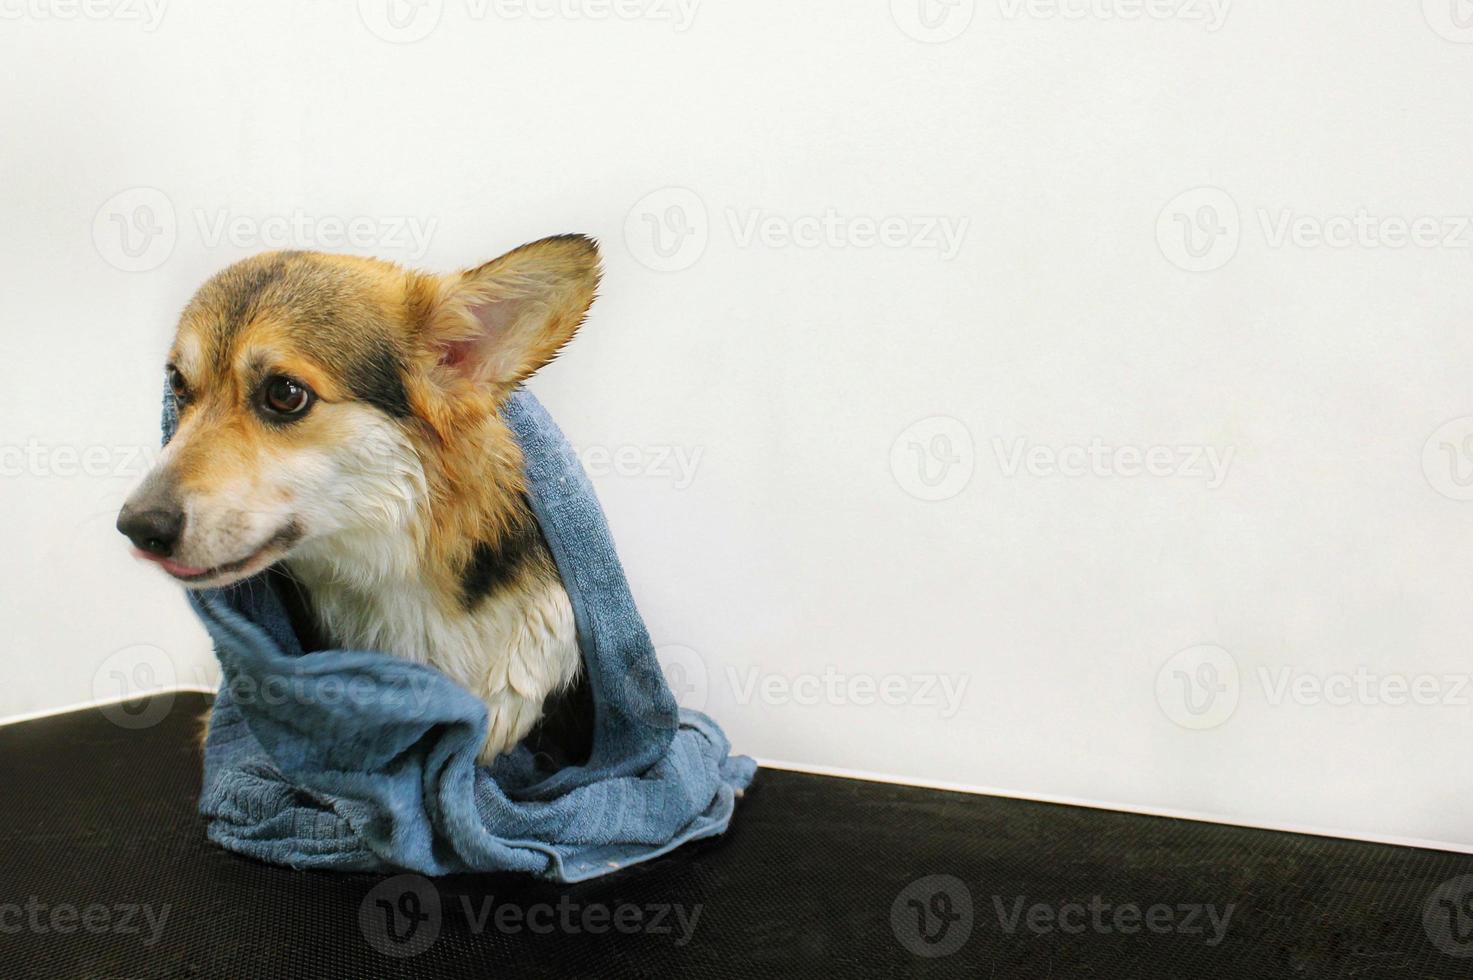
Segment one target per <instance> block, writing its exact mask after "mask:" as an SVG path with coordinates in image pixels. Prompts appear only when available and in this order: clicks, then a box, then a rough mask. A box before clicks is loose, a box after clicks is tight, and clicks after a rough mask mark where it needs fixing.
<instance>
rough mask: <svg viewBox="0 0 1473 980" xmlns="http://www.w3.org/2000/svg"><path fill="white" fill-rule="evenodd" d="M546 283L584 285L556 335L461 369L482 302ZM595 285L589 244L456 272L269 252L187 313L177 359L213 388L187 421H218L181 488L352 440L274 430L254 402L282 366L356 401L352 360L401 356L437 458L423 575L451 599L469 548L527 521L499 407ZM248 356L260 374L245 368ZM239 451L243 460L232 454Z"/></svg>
mask: <svg viewBox="0 0 1473 980" xmlns="http://www.w3.org/2000/svg"><path fill="white" fill-rule="evenodd" d="M549 277H553V278H560V279H565V280H566V281H567V282H569V283H570V284H571V285H570V286H569V287H568V288H567V289H566V290H564V291H563V294H561V295H558V296H556V297H555V298H554V300H553V301H552V302H551V303H547V304H541V306H543V307H545V309H543V310H542V311H541V312H542V313H545V328H544V329H541V330H539V333H540V334H541V337H539V338H538V342H537V343H535V344H533V345H531V348H530V350H529V351H528V353H527V356H525V357H523V358H521V359H519V360H518V361H517V362H515V363H513V364H508V365H495V366H493V367H492V368H491V369H478V370H476V371H474V372H471V373H467V372H466V371H464V370H461V369H460V365H458V364H456V363H455V353H456V351H457V350H459V348H460V345H466V344H472V343H474V338H476V337H477V335H478V334H480V333H481V332H482V325H481V324H479V323H478V322H477V318H476V313H475V310H476V306H477V304H478V303H484V302H485V301H487V300H510V301H513V302H515V301H516V300H518V299H519V298H520V297H522V296H524V295H527V294H529V293H531V292H533V291H534V288H535V287H538V286H540V285H541V283H542V281H544V280H545V279H547V278H549ZM598 277H599V273H598V258H597V252H596V247H595V246H594V245H593V243H592V242H590V241H589V240H588V239H586V238H582V237H579V236H565V237H560V238H552V239H544V240H543V241H540V242H534V243H532V244H530V245H525V246H523V247H521V248H519V249H517V250H515V251H513V252H510V253H508V254H507V255H504V256H502V257H501V258H499V259H496V260H494V261H492V262H489V263H486V264H485V265H482V266H480V267H477V268H475V269H470V270H467V271H465V272H462V273H458V274H452V275H448V276H434V275H427V274H424V273H420V272H415V271H412V270H407V269H404V268H402V267H400V266H397V265H394V264H392V263H389V262H384V261H380V260H376V259H367V258H357V257H353V256H343V255H325V254H320V253H311V252H272V253H267V254H263V255H259V256H255V257H253V258H249V259H246V260H244V261H242V262H240V263H237V264H236V265H233V266H231V267H229V268H228V269H226V270H225V271H223V272H222V273H220V274H219V275H217V276H215V277H214V278H213V279H211V280H210V281H209V282H207V283H206V284H205V285H204V286H203V287H202V288H201V289H200V290H199V292H198V294H197V295H196V296H195V297H194V299H193V300H192V301H191V302H190V303H189V305H188V307H187V308H186V309H185V311H184V313H183V315H182V317H181V320H180V325H179V331H178V336H177V339H176V341H175V344H174V348H173V351H172V352H171V354H170V359H171V362H172V363H174V364H176V365H177V366H178V367H179V369H180V370H181V371H182V372H183V373H184V375H185V377H186V379H187V380H188V381H189V384H190V386H191V388H194V389H196V390H198V391H200V392H201V393H202V399H201V403H200V404H199V405H191V406H189V407H188V408H186V410H185V412H186V414H187V413H189V412H199V413H203V414H206V415H207V419H205V420H204V421H202V422H201V423H199V424H202V425H205V426H207V427H208V429H209V431H208V432H207V433H205V432H202V433H200V434H199V435H198V436H197V437H196V438H194V439H192V440H191V441H190V443H189V444H188V446H187V447H184V448H183V451H182V452H181V453H180V455H179V456H178V458H177V461H176V464H175V465H176V467H177V471H178V472H177V479H178V481H179V483H180V485H181V487H182V488H183V489H184V490H185V491H186V492H188V491H191V490H203V489H209V488H211V487H218V486H222V485H226V484H228V483H231V482H232V481H249V480H250V479H251V477H252V475H253V469H254V467H256V466H257V465H259V464H258V462H257V461H259V460H261V459H263V458H269V457H270V455H271V452H272V449H273V447H274V446H276V445H283V446H289V445H292V444H300V443H301V442H302V441H304V440H306V441H320V442H331V441H333V440H334V439H338V438H342V437H343V435H342V433H340V432H336V431H334V430H333V429H332V428H331V427H330V426H328V425H323V424H320V420H314V419H308V420H306V421H305V422H304V423H303V424H301V425H297V426H290V427H285V428H281V429H271V428H267V427H264V426H262V425H261V424H260V423H259V421H258V420H257V419H255V418H254V417H252V416H251V414H250V413H249V411H247V410H245V408H244V404H245V401H246V397H247V394H248V391H249V388H250V385H251V383H252V382H253V381H254V380H256V375H258V374H260V373H262V372H264V371H266V370H270V371H273V372H280V373H283V374H288V375H291V376H294V377H298V378H300V379H301V380H302V381H305V382H306V383H307V384H308V385H310V386H311V387H312V388H313V389H314V390H315V391H316V392H317V394H318V395H319V396H320V397H321V398H322V400H323V401H325V402H343V401H349V400H352V399H353V398H354V397H355V396H354V392H353V391H352V390H351V387H350V385H348V384H347V383H346V382H345V380H344V378H345V374H347V373H351V371H352V370H353V367H352V366H353V365H357V364H362V363H364V362H366V361H368V360H370V359H373V358H382V357H385V356H388V357H390V358H392V359H393V360H394V361H395V362H396V363H398V364H399V365H400V366H401V370H402V380H403V384H404V394H405V396H406V397H407V401H408V405H409V408H410V410H411V412H412V418H411V419H409V420H407V421H406V424H407V427H408V430H409V433H410V435H411V438H412V439H413V441H414V443H415V446H416V449H417V450H418V451H419V455H420V458H421V459H422V460H423V461H424V462H425V464H426V466H425V472H426V476H427V478H428V481H429V488H430V495H431V499H432V501H433V504H432V506H431V508H430V515H431V519H430V521H429V523H428V525H426V527H425V528H424V540H423V541H421V542H419V545H420V547H421V549H422V552H423V554H424V556H425V558H426V565H427V566H428V567H430V568H433V569H436V570H437V574H438V575H440V576H441V581H439V582H437V583H436V589H435V591H436V593H437V594H438V595H440V596H443V597H444V601H445V602H446V603H450V602H452V601H454V596H455V594H456V589H457V585H458V583H459V579H460V576H461V575H462V573H463V572H464V570H465V568H466V565H467V563H468V562H469V560H470V556H471V552H472V549H473V548H474V547H475V546H476V545H477V544H479V543H486V544H490V545H492V546H496V545H498V544H500V543H501V541H502V540H503V539H504V538H505V537H506V536H507V535H510V534H513V533H515V532H516V531H517V530H518V529H519V528H521V527H523V526H525V523H526V521H527V520H528V517H529V515H528V513H527V510H526V504H525V502H524V498H523V496H522V494H523V492H524V490H525V487H524V486H523V482H522V475H521V473H522V458H521V451H520V449H519V447H518V446H517V443H516V440H515V438H514V437H513V436H512V434H511V432H510V430H509V429H508V428H507V427H506V425H505V424H504V423H503V422H502V421H501V419H500V417H499V415H498V414H497V408H498V406H499V405H500V404H501V402H502V401H503V400H504V399H505V398H506V396H507V395H508V394H510V392H511V391H512V390H513V389H514V388H515V386H516V384H518V383H519V382H521V381H522V380H524V379H525V378H526V377H527V376H529V375H531V374H532V373H533V372H534V371H536V370H537V369H538V368H540V367H542V366H543V365H544V364H546V363H547V362H548V361H551V360H552V359H553V358H554V357H555V356H556V355H557V353H558V352H559V351H560V349H561V348H562V346H563V345H564V344H565V343H566V342H567V340H568V339H569V338H571V337H572V335H573V334H574V332H576V330H577V329H578V326H579V325H580V324H581V323H582V320H583V317H584V316H585V314H586V311H587V309H588V306H589V305H590V304H591V303H592V302H593V299H594V295H595V291H596V288H597V283H598ZM531 315H532V316H533V317H536V316H538V311H537V310H533V311H531ZM539 325H540V324H539ZM527 329H531V328H530V327H529V328H527ZM544 338H545V339H544ZM386 345H387V351H386V350H385V346H386ZM243 359H244V360H250V361H252V362H256V363H259V365H260V369H259V370H257V371H250V370H246V371H242V370H241V367H240V365H241V361H242V360H243ZM498 367H499V368H501V370H496V368H498ZM227 446H228V447H232V448H233V451H229V452H222V451H221V447H227Z"/></svg>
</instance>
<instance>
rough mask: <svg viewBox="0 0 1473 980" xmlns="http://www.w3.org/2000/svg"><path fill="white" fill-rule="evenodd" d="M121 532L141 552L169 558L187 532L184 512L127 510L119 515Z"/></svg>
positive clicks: (125, 507) (126, 508)
mask: <svg viewBox="0 0 1473 980" xmlns="http://www.w3.org/2000/svg"><path fill="white" fill-rule="evenodd" d="M118 530H119V531H121V532H122V533H123V534H125V535H127V536H128V540H129V541H132V542H133V544H135V545H136V546H138V548H139V549H141V550H143V551H146V552H148V553H149V554H151V555H157V556H158V557H160V558H168V557H169V556H170V555H172V554H173V553H174V547H175V546H176V545H177V544H178V543H179V534H180V532H181V531H183V530H184V512H183V511H181V510H173V509H160V508H157V507H155V508H150V509H147V510H143V509H137V510H135V509H134V508H132V507H131V506H124V507H123V509H122V511H120V512H119V514H118Z"/></svg>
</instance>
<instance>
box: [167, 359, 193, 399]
mask: <svg viewBox="0 0 1473 980" xmlns="http://www.w3.org/2000/svg"><path fill="white" fill-rule="evenodd" d="M165 370H166V371H167V372H168V375H169V390H170V391H172V392H173V393H174V401H175V402H177V403H179V404H180V405H183V404H184V403H185V402H186V401H188V400H189V384H188V383H187V382H186V381H185V380H184V375H182V374H180V373H179V369H178V368H176V367H175V366H174V365H172V364H170V365H169V366H168V367H167V368H166V369H165Z"/></svg>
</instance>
